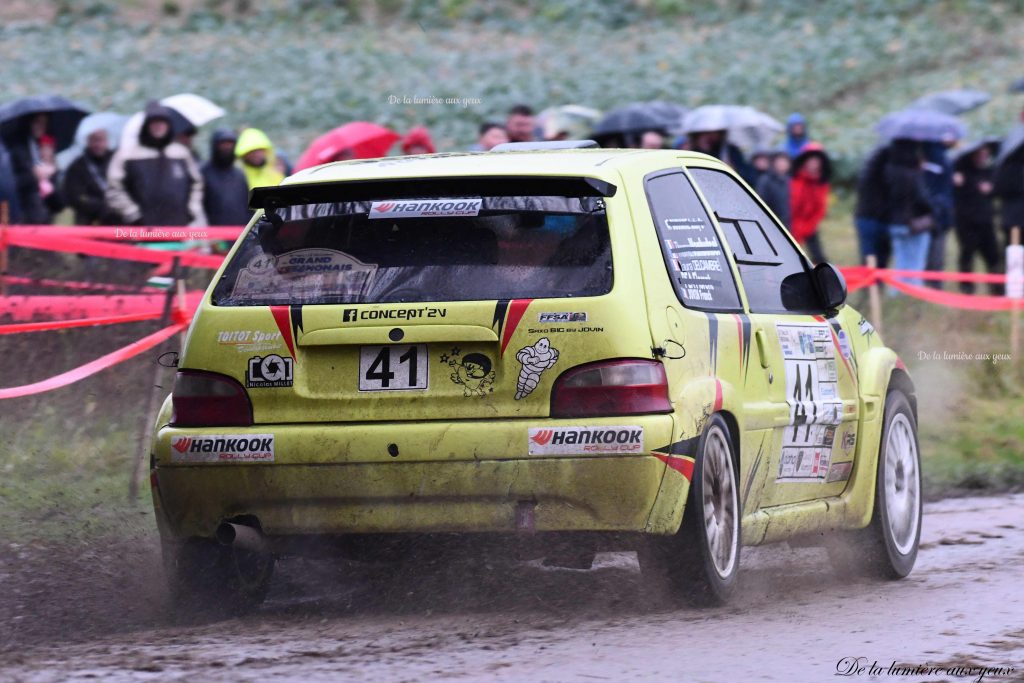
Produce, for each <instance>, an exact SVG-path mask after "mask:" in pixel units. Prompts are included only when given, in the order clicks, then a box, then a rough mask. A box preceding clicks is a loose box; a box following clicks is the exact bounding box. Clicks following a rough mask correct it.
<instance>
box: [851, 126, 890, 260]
mask: <svg viewBox="0 0 1024 683" xmlns="http://www.w3.org/2000/svg"><path fill="white" fill-rule="evenodd" d="M888 160H889V148H888V147H887V146H884V145H883V146H881V147H878V148H876V149H875V150H874V151H873V152H872V153H871V156H869V157H868V159H867V161H866V162H864V166H863V167H862V168H861V170H860V174H859V175H858V176H857V204H856V206H855V207H854V211H853V222H854V226H856V228H857V242H858V243H859V244H860V259H861V263H862V264H863V263H867V259H868V256H869V255H873V256H874V257H875V259H876V261H877V263H878V267H879V268H885V267H886V266H887V265H888V264H889V252H890V246H889V195H888V185H887V184H886V182H885V166H886V163H887V162H888Z"/></svg>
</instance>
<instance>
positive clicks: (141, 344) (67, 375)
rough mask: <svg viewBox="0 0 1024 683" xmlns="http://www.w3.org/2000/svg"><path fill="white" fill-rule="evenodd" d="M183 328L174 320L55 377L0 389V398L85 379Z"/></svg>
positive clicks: (149, 347)
mask: <svg viewBox="0 0 1024 683" xmlns="http://www.w3.org/2000/svg"><path fill="white" fill-rule="evenodd" d="M183 329H185V324H184V323H180V322H176V323H174V324H173V325H168V326H167V327H165V328H164V329H162V330H160V331H159V332H154V333H153V334H151V335H149V336H147V337H143V338H142V339H140V340H139V341H136V342H132V343H131V344H129V345H128V346H124V347H122V348H120V349H118V350H117V351H113V352H111V353H108V354H107V355H105V356H102V357H100V358H97V359H96V360H94V361H92V362H90V363H86V364H85V365H81V366H79V367H77V368H74V369H73V370H68V371H67V372H63V373H61V374H59V375H57V376H56V377H51V378H49V379H44V380H42V381H41V382H35V383H33V384H24V385H22V386H20V387H9V388H7V389H0V400H2V399H5V398H20V397H22V396H31V395H32V394H41V393H43V392H44V391H53V390H54V389H59V388H61V387H66V386H67V385H69V384H74V383H75V382H78V381H80V380H83V379H85V378H86V377H89V376H91V375H95V374H96V373H97V372H99V371H100V370H106V369H107V368H109V367H112V366H114V365H117V364H118V363H121V362H123V361H126V360H128V359H129V358H133V357H135V356H137V355H139V354H140V353H142V352H143V351H148V350H149V349H151V348H153V347H154V346H157V345H158V344H160V343H162V342H164V341H166V340H167V339H169V338H171V337H172V336H174V335H175V334H177V333H178V332H180V331H182V330H183Z"/></svg>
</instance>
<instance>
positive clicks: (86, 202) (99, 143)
mask: <svg viewBox="0 0 1024 683" xmlns="http://www.w3.org/2000/svg"><path fill="white" fill-rule="evenodd" d="M112 156H113V152H112V151H110V141H109V139H108V137H107V131H106V130H104V129H102V128H100V129H97V130H94V131H93V132H92V133H90V134H89V137H87V138H86V140H85V151H84V152H82V155H81V156H80V157H78V158H77V159H75V160H74V161H72V162H71V165H70V166H68V170H67V171H66V172H65V173H64V192H63V194H64V200H65V201H66V202H67V203H68V205H69V206H70V207H71V208H72V210H73V211H74V213H75V225H113V224H115V223H120V222H121V218H120V216H118V215H117V214H116V213H115V212H114V211H112V210H111V209H110V208H109V207H108V206H107V198H106V192H107V170H108V168H109V167H110V159H111V157H112Z"/></svg>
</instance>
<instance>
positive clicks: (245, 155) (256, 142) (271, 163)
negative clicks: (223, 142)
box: [235, 128, 284, 190]
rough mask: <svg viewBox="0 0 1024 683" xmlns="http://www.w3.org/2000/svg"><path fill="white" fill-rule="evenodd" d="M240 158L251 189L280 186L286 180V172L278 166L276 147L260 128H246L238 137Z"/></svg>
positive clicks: (236, 153)
mask: <svg viewBox="0 0 1024 683" xmlns="http://www.w3.org/2000/svg"><path fill="white" fill-rule="evenodd" d="M235 156H236V157H238V160H239V162H240V163H241V165H242V171H243V172H244V173H245V179H246V181H247V182H248V183H249V189H250V190H251V189H252V188H254V187H263V186H267V185H278V184H280V182H281V181H282V180H284V172H283V171H282V170H281V168H280V167H279V166H278V163H277V155H276V154H275V153H274V145H273V144H271V142H270V138H268V137H267V134H266V133H264V132H263V131H262V130H259V129H258V128H246V129H245V130H243V131H242V134H241V135H239V136H238V142H237V144H236V145H235Z"/></svg>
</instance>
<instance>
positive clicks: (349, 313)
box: [341, 308, 356, 323]
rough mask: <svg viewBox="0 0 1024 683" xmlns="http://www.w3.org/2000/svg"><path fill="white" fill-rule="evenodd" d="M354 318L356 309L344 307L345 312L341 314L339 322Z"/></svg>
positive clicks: (346, 321)
mask: <svg viewBox="0 0 1024 683" xmlns="http://www.w3.org/2000/svg"><path fill="white" fill-rule="evenodd" d="M355 319H356V309H354V308H346V309H345V312H344V313H343V314H342V316H341V322H343V323H350V322H352V321H353V320H355Z"/></svg>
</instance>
